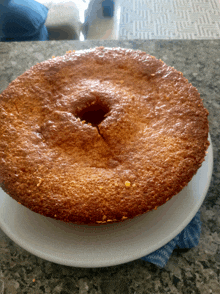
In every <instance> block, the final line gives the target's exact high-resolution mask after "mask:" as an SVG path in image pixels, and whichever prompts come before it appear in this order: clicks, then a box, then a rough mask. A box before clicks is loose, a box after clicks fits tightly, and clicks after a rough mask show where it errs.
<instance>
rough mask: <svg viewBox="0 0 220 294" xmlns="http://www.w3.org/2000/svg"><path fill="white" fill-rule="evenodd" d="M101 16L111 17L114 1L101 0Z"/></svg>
mask: <svg viewBox="0 0 220 294" xmlns="http://www.w3.org/2000/svg"><path fill="white" fill-rule="evenodd" d="M102 8H103V16H105V17H113V15H114V1H113V0H104V1H102Z"/></svg>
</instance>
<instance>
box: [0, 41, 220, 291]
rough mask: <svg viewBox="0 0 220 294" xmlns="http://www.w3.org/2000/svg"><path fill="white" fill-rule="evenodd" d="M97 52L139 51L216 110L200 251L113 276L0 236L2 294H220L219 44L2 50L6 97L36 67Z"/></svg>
mask: <svg viewBox="0 0 220 294" xmlns="http://www.w3.org/2000/svg"><path fill="white" fill-rule="evenodd" d="M94 46H108V47H116V46H120V47H126V48H132V49H140V50H143V51H146V52H147V53H149V54H152V55H154V56H156V57H157V58H161V59H162V60H163V61H165V62H166V63H167V64H168V65H171V66H174V67H175V68H176V69H177V70H179V71H182V72H183V74H184V75H185V76H186V77H187V78H188V80H189V81H190V82H191V83H192V84H193V85H194V86H196V87H197V89H198V91H199V92H200V94H201V97H202V99H204V104H205V107H206V108H207V109H208V110H209V113H210V114H209V122H210V134H211V138H212V144H213V151H214V170H213V176H212V180H211V185H210V188H209V191H208V194H207V197H206V199H205V201H204V203H203V205H202V207H201V219H202V234H201V238H200V242H199V245H198V246H197V247H196V248H193V249H190V250H188V251H187V250H185V251H184V250H183V251H182V252H174V253H173V254H172V256H171V258H170V260H169V261H168V263H167V265H166V266H165V268H163V269H160V268H158V267H157V266H155V265H153V264H150V263H147V262H144V261H142V260H135V261H132V262H130V263H127V264H122V265H118V266H112V267H106V268H75V267H68V266H64V265H58V264H55V263H52V262H49V261H46V260H43V259H41V258H39V257H36V256H34V255H32V254H31V253H29V252H27V251H26V250H24V249H22V248H21V247H19V246H18V245H17V244H15V243H14V242H13V241H11V240H10V239H9V237H8V236H6V235H5V233H3V232H2V231H1V230H0V268H1V271H0V294H3V293H4V294H14V293H27V294H32V293H37V294H41V293H54V294H58V293H60V294H68V293H80V294H86V293H90V294H98V293H99V294H100V293H104V294H113V293H118V294H123V293H126V294H127V293H129V294H131V293H132V294H134V293H135V294H141V293H143V294H144V293H145V294H148V293H150V294H152V293H154V294H157V293H160V294H161V293H166V294H167V293H187V294H188V293H189V294H191V293H195V294H199V293H201V294H207V293H215V294H217V293H220V278H219V275H220V216H219V213H218V212H219V209H220V197H219V195H220V193H219V187H220V165H219V161H220V147H219V142H220V120H219V117H218V114H219V111H220V57H219V48H220V40H212V41H207V40H202V41H198V40H197V41H195V40H182V41H180V40H178V41H175V40H172V41H153V40H151V41H144V40H141V41H138V40H133V41H85V42H79V41H50V42H24V43H0V75H1V78H0V92H1V91H3V90H4V89H5V88H6V87H7V86H8V84H9V83H10V82H11V81H12V80H13V79H15V78H16V77H17V76H18V75H20V74H22V73H23V72H24V71H25V70H27V69H28V68H30V67H31V66H32V65H34V64H36V63H38V62H41V61H43V60H45V59H48V58H51V56H52V55H63V54H64V53H65V52H66V51H68V50H74V49H75V50H76V49H84V48H91V47H94Z"/></svg>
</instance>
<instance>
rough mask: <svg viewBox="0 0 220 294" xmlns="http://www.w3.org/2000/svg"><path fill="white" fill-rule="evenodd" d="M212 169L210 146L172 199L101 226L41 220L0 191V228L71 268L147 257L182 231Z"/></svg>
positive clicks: (203, 193)
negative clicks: (194, 170) (193, 171)
mask: <svg viewBox="0 0 220 294" xmlns="http://www.w3.org/2000/svg"><path fill="white" fill-rule="evenodd" d="M210 142H211V140H210ZM212 167H213V151H212V145H210V146H209V149H208V154H207V156H206V159H205V161H204V162H203V165H202V167H201V168H200V169H199V170H198V172H197V174H196V175H195V176H194V177H193V179H192V181H191V182H190V183H189V184H188V186H187V187H186V188H184V189H183V190H182V191H181V192H180V193H179V194H178V195H177V196H175V197H173V198H172V199H171V200H170V201H168V202H167V203H166V204H164V205H163V206H161V207H159V208H158V209H157V210H156V211H152V212H149V213H147V214H146V215H142V216H139V217H136V218H134V219H133V220H127V221H125V222H123V223H119V224H108V225H101V226H85V225H73V224H66V223H63V222H60V221H56V220H53V219H50V218H46V217H44V216H41V215H38V214H36V213H34V212H32V211H30V210H29V209H27V208H25V207H23V206H22V205H19V204H18V203H17V202H16V201H14V200H13V199H11V197H9V196H8V195H7V194H5V193H4V192H3V191H2V190H1V189H0V225H1V228H2V230H3V231H4V232H5V233H6V234H7V235H8V236H9V237H10V238H11V239H12V240H13V241H14V242H16V243H17V244H18V245H20V246H21V247H23V248H24V249H26V250H27V251H29V252H31V253H33V254H35V255H37V256H39V257H41V258H43V259H46V260H49V261H52V262H55V263H59V264H63V265H69V266H75V267H104V266H112V265H117V264H122V263H125V262H129V261H132V260H135V259H138V258H140V257H143V256H145V255H147V254H150V253H152V252H153V251H155V250H157V249H158V248H160V247H162V246H163V245H165V244H166V243H167V242H169V241H170V240H171V239H172V238H174V237H175V236H176V235H177V234H179V233H180V232H181V231H182V230H183V229H184V228H185V227H186V225H187V224H188V223H189V222H190V221H191V220H192V218H193V217H194V216H195V214H196V212H197V211H198V210H199V208H200V206H201V204H202V202H203V200H204V198H205V196H206V193H207V191H208V188H209V184H210V181H211V175H212Z"/></svg>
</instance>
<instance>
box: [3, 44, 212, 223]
mask: <svg viewBox="0 0 220 294" xmlns="http://www.w3.org/2000/svg"><path fill="white" fill-rule="evenodd" d="M207 115H208V112H207V110H206V109H205V108H204V107H203V103H202V100H201V99H200V96H199V94H198V92H197V90H196V88H194V87H193V86H192V85H191V84H190V83H188V81H187V79H186V78H184V77H183V75H182V74H181V73H180V72H177V71H176V70H175V69H173V68H172V67H169V66H167V65H166V64H164V63H163V62H162V61H159V60H157V59H156V58H155V57H153V56H150V55H147V54H146V53H144V52H141V51H133V50H126V49H121V48H96V49H90V50H85V51H76V52H70V53H67V54H66V55H65V56H63V57H56V58H54V59H51V60H48V61H45V62H42V63H40V64H37V65H35V66H34V67H32V68H31V69H30V70H28V71H27V72H25V73H24V74H23V75H21V76H20V77H18V78H17V79H16V80H15V81H13V82H12V83H11V84H10V85H9V87H8V88H7V89H6V90H5V91H4V92H3V93H2V95H1V96H0V182H1V183H2V187H3V189H4V190H5V191H7V192H8V194H9V195H10V196H12V197H13V198H14V199H16V200H17V201H19V202H20V203H21V204H23V205H25V206H27V207H28V208H30V209H31V210H33V211H35V212H38V213H41V214H43V215H45V216H50V217H53V218H56V219H60V220H64V221H71V222H78V223H102V222H112V221H120V220H124V219H126V218H132V217H134V216H136V215H139V214H142V213H144V212H147V211H149V210H152V209H154V208H156V207H157V206H159V205H162V204H163V203H165V202H166V201H167V200H168V199H170V198H171V197H172V196H174V195H175V194H177V193H178V192H179V191H180V190H181V189H182V188H183V187H184V186H185V185H187V183H188V182H189V181H190V180H191V178H192V176H193V175H194V174H195V173H196V171H197V169H198V168H199V167H200V166H201V163H202V161H203V160H204V157H205V152H206V149H207V147H208V144H209V143H208V141H207V136H208V121H207Z"/></svg>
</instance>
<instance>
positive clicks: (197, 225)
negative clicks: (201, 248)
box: [141, 211, 201, 268]
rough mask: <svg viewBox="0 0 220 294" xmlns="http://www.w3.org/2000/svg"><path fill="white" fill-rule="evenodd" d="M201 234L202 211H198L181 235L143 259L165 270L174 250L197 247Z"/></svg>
mask: <svg viewBox="0 0 220 294" xmlns="http://www.w3.org/2000/svg"><path fill="white" fill-rule="evenodd" d="M200 234H201V221H200V211H198V212H197V214H196V215H195V217H194V218H193V219H192V221H191V222H190V223H189V224H188V226H186V228H185V229H184V230H183V231H182V232H181V233H179V235H177V236H176V237H175V238H174V239H173V240H171V241H170V242H169V243H167V244H166V245H164V246H163V247H161V248H160V249H158V250H156V251H155V252H153V253H151V254H149V255H147V256H144V257H142V258H141V259H142V260H145V261H148V262H151V263H153V264H155V265H157V266H158V267H161V268H163V267H164V266H165V265H166V264H167V262H168V260H169V258H170V256H171V254H172V252H173V250H174V249H178V248H180V249H187V248H193V247H195V246H197V245H198V244H199V239H200Z"/></svg>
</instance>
